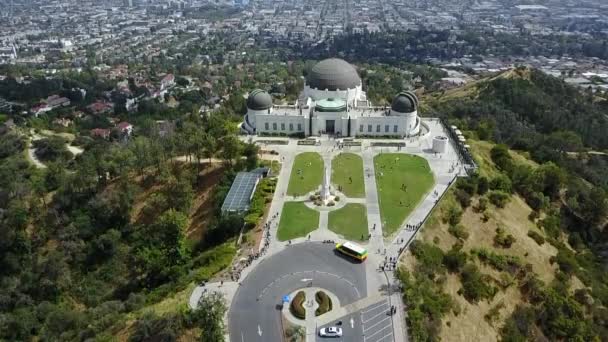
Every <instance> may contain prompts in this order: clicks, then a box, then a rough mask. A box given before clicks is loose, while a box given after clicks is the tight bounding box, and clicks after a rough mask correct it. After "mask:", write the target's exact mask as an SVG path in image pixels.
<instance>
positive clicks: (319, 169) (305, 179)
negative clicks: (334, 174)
mask: <svg viewBox="0 0 608 342" xmlns="http://www.w3.org/2000/svg"><path fill="white" fill-rule="evenodd" d="M321 182H323V159H321V156H320V155H319V154H318V153H316V152H304V153H300V154H298V155H297V156H296V159H295V160H294V162H293V168H292V169H291V175H290V176H289V187H288V188H287V194H288V195H290V196H294V195H295V196H301V195H306V194H307V193H309V192H311V191H313V190H315V189H317V188H318V187H319V186H320V185H321Z"/></svg>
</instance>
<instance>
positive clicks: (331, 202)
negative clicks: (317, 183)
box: [327, 201, 336, 207]
mask: <svg viewBox="0 0 608 342" xmlns="http://www.w3.org/2000/svg"><path fill="white" fill-rule="evenodd" d="M334 205H336V203H335V202H334V201H329V202H328V203H327V206H328V207H333V206H334Z"/></svg>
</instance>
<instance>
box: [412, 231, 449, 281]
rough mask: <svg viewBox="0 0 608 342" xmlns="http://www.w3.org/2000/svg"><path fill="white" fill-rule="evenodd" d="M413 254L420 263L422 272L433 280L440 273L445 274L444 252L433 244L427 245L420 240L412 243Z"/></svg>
mask: <svg viewBox="0 0 608 342" xmlns="http://www.w3.org/2000/svg"><path fill="white" fill-rule="evenodd" d="M411 251H412V254H413V255H414V256H415V257H416V259H417V260H418V262H419V268H420V271H421V272H422V273H423V274H426V275H428V276H430V277H431V278H432V277H433V276H434V275H435V274H438V273H444V272H445V269H444V268H443V251H442V250H441V249H440V248H439V247H437V246H433V245H431V244H427V243H424V242H421V241H418V240H415V241H414V242H412V245H411Z"/></svg>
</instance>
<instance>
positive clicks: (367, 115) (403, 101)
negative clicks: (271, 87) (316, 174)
mask: <svg viewBox="0 0 608 342" xmlns="http://www.w3.org/2000/svg"><path fill="white" fill-rule="evenodd" d="M241 130H242V131H243V132H244V133H247V134H259V135H295V134H299V135H302V134H303V135H305V136H310V135H320V134H335V135H337V136H342V137H356V136H359V137H361V136H391V137H408V136H414V135H417V134H418V133H419V131H420V117H419V116H418V99H417V98H416V95H414V93H412V92H409V91H405V92H401V93H399V94H397V95H396V96H395V98H394V99H393V102H392V104H391V106H390V107H374V106H372V104H371V103H370V102H369V101H368V100H367V95H366V94H365V92H364V91H363V88H362V83H361V78H360V77H359V74H358V73H357V70H355V68H354V67H353V66H352V65H351V64H349V63H347V62H346V61H344V60H342V59H337V58H330V59H326V60H323V61H321V62H319V63H317V64H316V65H315V66H314V67H313V68H312V70H311V72H310V73H309V74H308V75H307V77H306V82H305V84H304V89H303V90H302V93H301V94H300V97H299V98H298V100H297V101H296V103H295V104H293V105H273V103H272V97H271V96H270V94H268V93H267V92H265V91H263V90H260V89H256V90H254V91H252V92H251V93H250V94H249V97H248V98H247V114H246V115H245V120H244V121H243V123H242V124H241Z"/></svg>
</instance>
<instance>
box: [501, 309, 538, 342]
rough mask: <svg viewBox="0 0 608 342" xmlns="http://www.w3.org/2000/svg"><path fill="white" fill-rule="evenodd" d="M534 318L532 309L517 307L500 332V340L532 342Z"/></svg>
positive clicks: (534, 313)
mask: <svg viewBox="0 0 608 342" xmlns="http://www.w3.org/2000/svg"><path fill="white" fill-rule="evenodd" d="M536 317H537V315H536V312H535V310H534V308H531V307H524V306H521V305H518V306H517V307H516V308H515V311H513V313H512V314H511V317H509V318H508V319H507V320H506V321H505V325H504V326H503V328H502V329H501V330H500V333H501V335H502V337H503V339H502V340H503V341H505V342H507V341H508V342H515V341H529V340H534V338H533V336H534V335H533V331H534V328H535V325H534V323H535V322H536Z"/></svg>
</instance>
